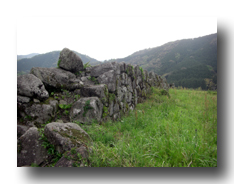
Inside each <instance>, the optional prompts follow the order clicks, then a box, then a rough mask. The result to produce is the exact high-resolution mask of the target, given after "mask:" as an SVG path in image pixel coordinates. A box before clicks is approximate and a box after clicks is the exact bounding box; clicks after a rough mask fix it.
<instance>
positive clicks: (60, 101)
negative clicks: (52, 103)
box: [59, 100, 67, 105]
mask: <svg viewBox="0 0 234 184" xmlns="http://www.w3.org/2000/svg"><path fill="white" fill-rule="evenodd" d="M59 104H61V105H67V102H66V101H65V100H59Z"/></svg>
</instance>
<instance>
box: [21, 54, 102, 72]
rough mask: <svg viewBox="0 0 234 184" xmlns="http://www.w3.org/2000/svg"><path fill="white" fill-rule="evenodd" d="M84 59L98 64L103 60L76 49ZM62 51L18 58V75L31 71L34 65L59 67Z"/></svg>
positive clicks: (86, 61) (92, 63) (84, 61)
mask: <svg viewBox="0 0 234 184" xmlns="http://www.w3.org/2000/svg"><path fill="white" fill-rule="evenodd" d="M74 52H75V53H76V54H77V55H79V57H80V58H81V59H82V61H83V63H88V62H89V64H90V65H97V64H100V63H101V62H100V61H98V60H96V59H94V58H91V57H89V56H87V55H84V54H80V53H78V52H76V51H74ZM59 54H60V51H52V52H48V53H45V54H38V55H36V56H34V57H32V58H23V59H20V60H17V73H18V75H21V74H25V73H29V71H30V70H31V68H32V67H45V68H55V67H57V63H58V58H59Z"/></svg>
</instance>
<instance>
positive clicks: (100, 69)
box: [90, 62, 120, 77]
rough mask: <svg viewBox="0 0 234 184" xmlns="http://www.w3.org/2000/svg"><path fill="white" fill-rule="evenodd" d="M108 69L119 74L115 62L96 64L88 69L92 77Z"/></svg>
mask: <svg viewBox="0 0 234 184" xmlns="http://www.w3.org/2000/svg"><path fill="white" fill-rule="evenodd" d="M110 70H114V72H115V73H116V74H117V75H119V74H120V65H119V64H118V63H117V62H110V63H103V64H100V65H98V66H95V67H92V68H91V71H90V75H91V76H93V77H98V76H100V75H102V74H104V73H105V72H108V71H110Z"/></svg>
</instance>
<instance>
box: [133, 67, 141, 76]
mask: <svg viewBox="0 0 234 184" xmlns="http://www.w3.org/2000/svg"><path fill="white" fill-rule="evenodd" d="M134 72H135V76H142V73H141V70H140V67H139V65H136V66H134Z"/></svg>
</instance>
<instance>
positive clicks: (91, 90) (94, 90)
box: [81, 84, 109, 106]
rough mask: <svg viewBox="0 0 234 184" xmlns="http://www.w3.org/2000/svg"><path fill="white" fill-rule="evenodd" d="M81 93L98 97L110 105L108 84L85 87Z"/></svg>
mask: <svg viewBox="0 0 234 184" xmlns="http://www.w3.org/2000/svg"><path fill="white" fill-rule="evenodd" d="M81 94H82V96H84V97H95V96H96V97H98V98H99V99H100V100H101V101H102V103H103V104H105V105H106V106H107V105H108V94H109V92H108V89H107V85H106V84H100V85H95V86H88V87H83V88H82V89H81Z"/></svg>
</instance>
